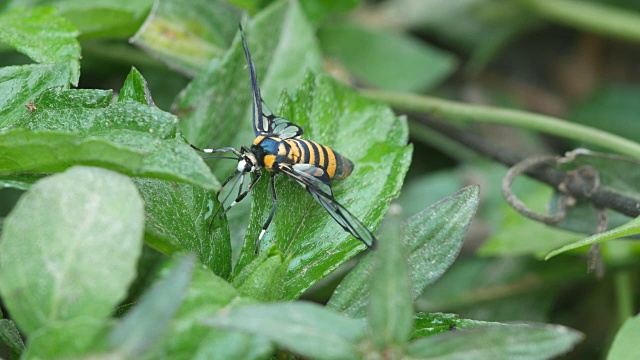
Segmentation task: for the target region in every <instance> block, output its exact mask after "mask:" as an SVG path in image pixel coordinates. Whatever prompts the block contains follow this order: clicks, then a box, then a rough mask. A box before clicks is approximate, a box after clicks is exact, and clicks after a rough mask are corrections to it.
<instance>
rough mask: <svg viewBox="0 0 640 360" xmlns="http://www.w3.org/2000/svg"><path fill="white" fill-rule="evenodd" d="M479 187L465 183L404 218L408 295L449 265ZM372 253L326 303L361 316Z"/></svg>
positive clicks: (414, 294) (472, 211)
mask: <svg viewBox="0 0 640 360" xmlns="http://www.w3.org/2000/svg"><path fill="white" fill-rule="evenodd" d="M478 195H479V189H478V187H477V186H469V187H466V188H464V189H462V190H460V191H459V192H458V193H456V194H454V195H452V196H449V197H447V198H445V199H443V200H441V201H440V202H438V203H436V204H434V205H432V206H430V207H428V208H427V209H425V210H423V211H422V212H420V213H418V214H416V215H414V216H413V217H411V218H409V219H407V220H406V221H405V222H404V224H403V233H404V236H403V239H402V242H403V243H404V245H405V247H406V248H407V250H408V252H409V256H408V263H409V275H410V278H411V285H412V290H411V294H412V298H413V299H414V300H415V299H416V298H417V297H418V296H419V295H420V294H421V293H422V292H423V291H424V289H425V288H426V287H427V286H428V285H430V284H432V283H433V282H435V281H436V280H437V279H438V278H440V276H442V274H443V273H444V272H445V271H446V270H447V269H448V268H449V267H450V266H451V264H452V263H453V261H454V260H455V259H456V257H457V255H458V252H459V251H460V248H461V246H462V241H463V240H464V236H465V234H466V231H467V228H468V226H469V224H470V223H471V220H472V219H473V215H474V214H475V211H476V209H477V207H478ZM372 266H373V256H372V255H367V257H365V258H364V259H362V261H360V263H359V264H358V265H357V266H356V267H355V268H354V269H353V270H352V271H351V272H350V273H349V275H347V276H346V277H345V278H344V280H342V282H341V283H340V285H339V286H338V288H337V289H336V290H335V292H334V294H333V296H332V297H331V299H330V300H329V303H328V304H327V306H328V307H330V308H332V309H335V310H339V311H341V312H344V313H346V314H349V315H350V316H352V317H356V318H360V317H364V316H365V314H366V313H365V311H366V307H367V304H368V301H369V283H368V279H369V276H370V275H369V274H371V271H372Z"/></svg>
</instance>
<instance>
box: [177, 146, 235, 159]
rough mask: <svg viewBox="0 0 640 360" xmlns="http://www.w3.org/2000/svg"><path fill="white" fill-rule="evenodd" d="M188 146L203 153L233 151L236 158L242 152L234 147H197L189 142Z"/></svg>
mask: <svg viewBox="0 0 640 360" xmlns="http://www.w3.org/2000/svg"><path fill="white" fill-rule="evenodd" d="M189 146H191V148H192V149H194V150H196V151H200V152H203V153H205V154H213V153H225V152H229V151H231V152H233V153H234V154H235V155H236V156H237V157H238V159H240V158H242V153H241V152H240V151H238V150H236V149H235V148H232V147H223V148H220V149H200V148H199V147H197V146H195V145H193V144H189Z"/></svg>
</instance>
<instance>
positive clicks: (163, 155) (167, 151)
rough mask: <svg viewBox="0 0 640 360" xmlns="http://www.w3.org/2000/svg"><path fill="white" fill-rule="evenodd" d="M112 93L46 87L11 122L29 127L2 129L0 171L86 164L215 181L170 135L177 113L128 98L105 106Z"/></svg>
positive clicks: (58, 168)
mask: <svg viewBox="0 0 640 360" xmlns="http://www.w3.org/2000/svg"><path fill="white" fill-rule="evenodd" d="M111 96H112V95H111V92H110V91H103V90H63V89H60V88H53V89H50V90H48V91H45V92H44V93H43V94H42V95H41V96H40V97H39V98H38V99H36V100H35V101H34V106H35V107H36V109H35V110H34V111H30V112H27V113H25V114H23V116H22V117H21V118H20V120H19V121H18V122H17V124H14V125H19V126H21V127H26V128H28V129H29V130H30V131H26V130H25V129H16V130H11V131H7V132H5V133H3V134H0V139H1V140H2V141H0V149H1V150H2V151H1V152H0V153H2V154H3V161H2V162H0V174H10V173H25V172H26V173H43V172H52V171H62V170H64V169H66V168H67V167H69V166H71V165H73V164H85V165H101V166H105V167H109V168H111V169H114V170H117V171H121V172H124V173H127V174H129V175H135V176H147V177H156V178H160V179H166V180H173V181H181V182H189V183H191V184H194V185H198V186H202V187H204V188H207V189H212V188H215V187H216V186H217V185H218V183H217V180H216V179H215V178H214V177H213V176H212V175H211V172H210V171H209V169H207V167H206V166H205V164H204V162H203V161H202V160H201V158H200V156H199V155H198V154H196V153H195V152H194V151H193V150H192V149H191V148H190V147H189V146H188V145H187V144H185V143H184V142H183V141H182V140H179V139H178V140H176V139H174V138H172V137H173V136H174V134H175V125H176V122H177V118H176V117H175V116H173V115H171V114H169V113H166V112H163V111H162V110H160V109H158V108H155V107H150V106H147V105H142V104H138V103H134V102H131V101H123V102H119V103H116V104H112V105H109V104H110V101H111ZM5 178H6V176H5ZM8 180H11V179H8Z"/></svg>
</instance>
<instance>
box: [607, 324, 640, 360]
mask: <svg viewBox="0 0 640 360" xmlns="http://www.w3.org/2000/svg"><path fill="white" fill-rule="evenodd" d="M639 332H640V315H636V316H634V317H633V318H630V319H627V321H625V322H624V324H622V327H621V328H620V330H618V333H617V334H616V337H615V339H614V340H613V344H612V345H611V349H610V350H609V353H608V354H607V359H611V360H627V359H628V360H632V359H634V358H635V357H636V355H637V354H640V343H639V342H638V333H639Z"/></svg>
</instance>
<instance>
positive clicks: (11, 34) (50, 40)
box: [0, 7, 80, 86]
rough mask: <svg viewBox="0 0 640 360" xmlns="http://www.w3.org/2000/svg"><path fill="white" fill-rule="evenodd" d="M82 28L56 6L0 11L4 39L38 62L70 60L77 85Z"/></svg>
mask: <svg viewBox="0 0 640 360" xmlns="http://www.w3.org/2000/svg"><path fill="white" fill-rule="evenodd" d="M78 34H79V32H78V30H77V29H76V28H75V27H74V26H73V25H72V24H71V23H70V22H69V21H68V20H66V19H65V18H63V17H60V16H58V15H56V10H55V9H54V8H52V7H35V8H29V9H24V8H22V9H15V10H11V11H8V12H6V13H3V14H0V41H3V42H6V43H7V44H9V45H11V46H12V47H14V48H15V49H16V50H18V51H20V52H21V53H24V54H25V55H27V56H29V57H30V58H31V59H33V60H34V61H36V62H38V63H45V64H55V63H66V64H67V70H66V71H67V74H69V79H70V81H71V83H72V84H73V85H76V86H77V85H78V80H79V78H80V44H79V43H78V40H77V39H76V37H77V36H78Z"/></svg>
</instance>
